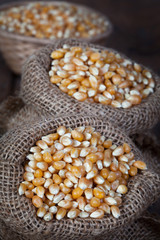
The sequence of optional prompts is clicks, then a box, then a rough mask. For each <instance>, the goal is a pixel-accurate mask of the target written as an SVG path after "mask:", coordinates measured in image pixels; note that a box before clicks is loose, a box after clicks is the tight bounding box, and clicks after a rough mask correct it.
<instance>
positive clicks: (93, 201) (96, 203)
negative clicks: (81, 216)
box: [90, 197, 101, 208]
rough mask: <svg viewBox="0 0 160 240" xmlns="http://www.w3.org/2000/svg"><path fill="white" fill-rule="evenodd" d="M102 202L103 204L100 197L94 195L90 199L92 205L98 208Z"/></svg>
mask: <svg viewBox="0 0 160 240" xmlns="http://www.w3.org/2000/svg"><path fill="white" fill-rule="evenodd" d="M100 204H101V201H100V199H99V198H96V197H93V198H92V199H91V200H90V205H91V206H92V207H95V208H97V207H99V206H100Z"/></svg>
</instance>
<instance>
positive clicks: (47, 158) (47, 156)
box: [43, 152, 53, 163]
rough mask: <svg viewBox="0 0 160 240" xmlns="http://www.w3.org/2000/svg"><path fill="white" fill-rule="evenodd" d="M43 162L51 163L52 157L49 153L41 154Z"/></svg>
mask: <svg viewBox="0 0 160 240" xmlns="http://www.w3.org/2000/svg"><path fill="white" fill-rule="evenodd" d="M43 160H44V161H45V162H47V163H50V162H52V161H53V159H52V156H51V154H50V153H49V152H45V153H43Z"/></svg>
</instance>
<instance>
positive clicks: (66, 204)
mask: <svg viewBox="0 0 160 240" xmlns="http://www.w3.org/2000/svg"><path fill="white" fill-rule="evenodd" d="M58 206H60V207H62V208H65V209H69V208H71V207H72V202H71V201H69V200H62V201H60V202H59V203H58Z"/></svg>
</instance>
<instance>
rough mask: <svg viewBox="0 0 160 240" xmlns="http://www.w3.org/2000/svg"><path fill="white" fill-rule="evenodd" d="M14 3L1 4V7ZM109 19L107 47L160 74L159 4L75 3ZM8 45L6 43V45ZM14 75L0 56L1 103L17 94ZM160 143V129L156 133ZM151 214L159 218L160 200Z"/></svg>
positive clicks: (135, 0) (130, 0)
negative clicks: (110, 28) (111, 24)
mask: <svg viewBox="0 0 160 240" xmlns="http://www.w3.org/2000/svg"><path fill="white" fill-rule="evenodd" d="M19 1H20V0H19ZM7 2H13V1H12V0H8V1H6V0H0V4H3V3H7ZM71 2H76V3H81V4H85V5H88V6H89V7H92V8H93V9H96V10H99V11H101V12H102V13H104V14H106V15H108V17H109V18H110V20H111V21H112V23H113V25H114V30H113V33H112V35H111V36H110V37H109V38H108V39H107V40H106V46H108V47H112V48H115V49H117V50H119V51H121V52H123V53H125V54H126V55H128V56H129V57H130V58H132V59H134V60H136V61H138V62H141V63H143V64H144V65H146V66H148V67H150V68H152V69H153V70H154V71H155V72H156V73H158V74H160V0H77V1H76V0H72V1H71ZM4 44H5V43H4ZM19 85H20V76H16V75H14V74H13V73H12V72H11V71H10V70H9V68H8V67H7V66H6V64H5V62H4V60H3V58H2V56H1V55H0V102H1V101H2V100H4V99H5V98H6V97H7V96H8V95H13V94H15V93H17V92H18V89H19ZM154 131H155V133H156V135H157V136H158V137H159V139H160V125H157V126H156V128H155V129H154ZM150 210H151V211H152V212H156V213H159V214H160V200H159V201H158V202H157V203H156V204H154V205H153V206H152V207H151V208H150Z"/></svg>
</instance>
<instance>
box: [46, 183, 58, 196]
mask: <svg viewBox="0 0 160 240" xmlns="http://www.w3.org/2000/svg"><path fill="white" fill-rule="evenodd" d="M48 189H49V192H50V193H51V194H55V195H56V194H58V193H59V190H60V187H59V185H58V184H50V185H49V188H48Z"/></svg>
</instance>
